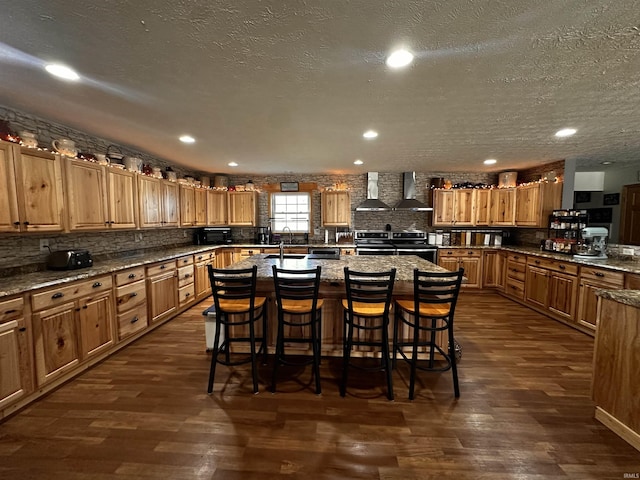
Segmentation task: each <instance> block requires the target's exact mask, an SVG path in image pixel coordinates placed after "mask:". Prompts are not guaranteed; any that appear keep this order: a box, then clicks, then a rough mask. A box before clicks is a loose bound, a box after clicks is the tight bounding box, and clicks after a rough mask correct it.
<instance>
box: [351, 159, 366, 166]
mask: <svg viewBox="0 0 640 480" xmlns="http://www.w3.org/2000/svg"><path fill="white" fill-rule="evenodd" d="M363 163H364V162H363V161H362V160H360V159H359V158H358V159H357V160H354V162H353V164H354V165H362V164H363Z"/></svg>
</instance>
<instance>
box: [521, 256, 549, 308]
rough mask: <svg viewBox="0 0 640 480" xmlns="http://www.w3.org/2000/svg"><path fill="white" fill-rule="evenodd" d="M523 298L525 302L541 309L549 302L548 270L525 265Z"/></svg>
mask: <svg viewBox="0 0 640 480" xmlns="http://www.w3.org/2000/svg"><path fill="white" fill-rule="evenodd" d="M524 299H525V301H526V302H527V303H529V304H531V305H534V306H536V307H538V308H541V309H543V310H546V309H547V306H548V304H549V271H548V270H546V269H544V268H539V267H534V266H532V265H527V267H526V278H525V290H524Z"/></svg>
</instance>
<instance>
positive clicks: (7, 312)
mask: <svg viewBox="0 0 640 480" xmlns="http://www.w3.org/2000/svg"><path fill="white" fill-rule="evenodd" d="M16 312H17V310H16V309H15V308H14V309H11V310H5V312H4V314H5V315H9V314H11V313H16Z"/></svg>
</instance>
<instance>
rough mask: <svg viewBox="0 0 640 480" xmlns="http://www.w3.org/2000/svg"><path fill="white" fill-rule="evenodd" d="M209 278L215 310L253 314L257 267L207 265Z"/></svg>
mask: <svg viewBox="0 0 640 480" xmlns="http://www.w3.org/2000/svg"><path fill="white" fill-rule="evenodd" d="M208 270H209V280H210V282H211V290H212V292H213V299H214V303H215V306H216V311H217V312H227V313H245V312H250V313H251V315H253V312H254V307H255V298H256V283H257V276H258V267H257V266H256V265H254V266H253V267H252V268H246V269H241V270H230V269H218V268H213V267H212V266H211V265H208Z"/></svg>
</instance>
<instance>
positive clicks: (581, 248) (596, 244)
mask: <svg viewBox="0 0 640 480" xmlns="http://www.w3.org/2000/svg"><path fill="white" fill-rule="evenodd" d="M581 233H582V241H580V242H578V243H577V244H576V245H575V255H574V256H573V258H580V259H583V260H604V259H605V258H607V239H608V237H609V231H608V230H607V229H606V228H604V227H585V228H583V229H582V231H581Z"/></svg>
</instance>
